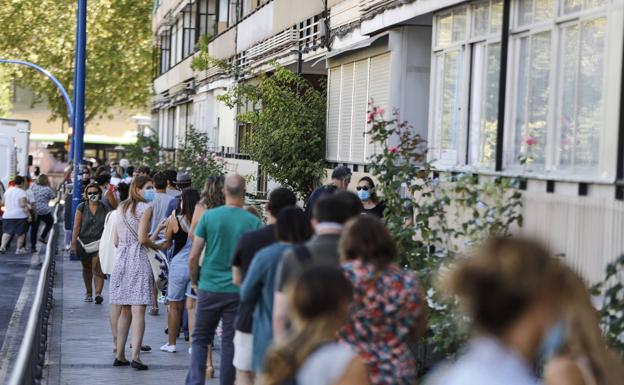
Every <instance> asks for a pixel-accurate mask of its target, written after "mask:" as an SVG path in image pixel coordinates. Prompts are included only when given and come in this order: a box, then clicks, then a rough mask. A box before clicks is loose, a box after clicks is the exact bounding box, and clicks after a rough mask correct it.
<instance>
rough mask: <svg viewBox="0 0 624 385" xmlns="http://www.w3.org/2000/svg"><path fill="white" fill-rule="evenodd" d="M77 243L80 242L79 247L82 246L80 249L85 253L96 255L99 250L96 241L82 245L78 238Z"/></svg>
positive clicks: (98, 241) (98, 243) (98, 244)
mask: <svg viewBox="0 0 624 385" xmlns="http://www.w3.org/2000/svg"><path fill="white" fill-rule="evenodd" d="M78 242H80V246H82V248H83V249H84V251H86V252H87V253H89V254H91V253H96V252H97V251H98V250H99V249H100V240H99V239H98V240H97V241H93V242H89V243H84V242H83V241H82V240H81V239H80V237H79V238H78Z"/></svg>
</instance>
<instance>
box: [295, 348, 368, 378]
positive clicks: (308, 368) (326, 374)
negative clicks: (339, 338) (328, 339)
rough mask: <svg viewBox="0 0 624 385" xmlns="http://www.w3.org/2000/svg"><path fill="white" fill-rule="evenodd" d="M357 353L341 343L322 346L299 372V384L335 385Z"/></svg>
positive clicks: (311, 355)
mask: <svg viewBox="0 0 624 385" xmlns="http://www.w3.org/2000/svg"><path fill="white" fill-rule="evenodd" d="M355 357H356V353H355V352H354V351H353V350H352V349H351V348H350V347H349V346H346V345H343V344H340V343H331V344H327V345H325V346H322V347H320V348H319V349H318V350H316V351H315V352H313V353H312V354H310V356H309V357H308V358H307V359H306V360H305V362H304V363H303V365H302V366H301V368H299V371H298V372H297V385H334V384H336V383H337V382H338V381H340V379H341V378H342V377H343V376H344V374H345V372H346V371H347V369H348V368H349V365H351V362H352V361H353V359H354V358H355Z"/></svg>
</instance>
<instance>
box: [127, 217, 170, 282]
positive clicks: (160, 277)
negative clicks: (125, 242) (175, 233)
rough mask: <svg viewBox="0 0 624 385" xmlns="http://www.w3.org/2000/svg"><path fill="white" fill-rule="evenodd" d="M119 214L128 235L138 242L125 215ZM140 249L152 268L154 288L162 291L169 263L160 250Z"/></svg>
mask: <svg viewBox="0 0 624 385" xmlns="http://www.w3.org/2000/svg"><path fill="white" fill-rule="evenodd" d="M120 214H121V216H122V217H123V220H124V223H125V224H126V227H127V228H128V230H130V233H132V235H133V236H134V238H135V239H136V241H137V242H139V235H138V234H137V232H136V231H135V230H134V229H133V228H132V227H131V226H130V225H129V224H128V219H127V218H126V214H125V213H123V214H122V213H120ZM141 247H142V248H143V249H144V250H145V254H147V259H148V260H149V263H150V266H151V267H152V274H153V276H154V282H155V283H156V287H157V288H158V290H164V289H165V288H166V287H167V280H168V276H169V261H167V257H166V256H165V254H164V253H163V252H162V251H160V250H153V249H150V248H149V247H145V246H141Z"/></svg>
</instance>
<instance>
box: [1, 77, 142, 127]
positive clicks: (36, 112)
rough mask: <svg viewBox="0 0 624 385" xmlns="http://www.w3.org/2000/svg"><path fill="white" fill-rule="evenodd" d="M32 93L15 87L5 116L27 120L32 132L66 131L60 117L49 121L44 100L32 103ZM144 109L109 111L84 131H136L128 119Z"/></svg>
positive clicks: (91, 122)
mask: <svg viewBox="0 0 624 385" xmlns="http://www.w3.org/2000/svg"><path fill="white" fill-rule="evenodd" d="M32 101H33V93H32V92H31V91H30V90H27V89H23V88H17V90H16V91H15V97H14V103H13V108H12V110H11V111H10V113H9V116H6V118H12V119H24V120H29V121H30V123H31V132H32V133H34V134H59V133H62V132H64V133H67V130H68V125H67V123H65V124H63V123H62V122H61V120H60V119H58V120H52V121H50V110H49V108H48V104H47V103H46V102H42V103H37V104H35V105H34V106H31V105H32ZM146 114H147V113H146V111H121V110H119V109H114V110H111V111H109V113H108V115H110V116H112V119H109V117H103V118H96V119H93V120H91V121H90V122H89V123H87V125H86V133H87V134H94V135H106V136H111V137H122V136H123V135H124V133H125V132H127V131H136V124H135V123H134V122H133V121H132V120H131V119H130V118H131V117H132V116H134V115H146Z"/></svg>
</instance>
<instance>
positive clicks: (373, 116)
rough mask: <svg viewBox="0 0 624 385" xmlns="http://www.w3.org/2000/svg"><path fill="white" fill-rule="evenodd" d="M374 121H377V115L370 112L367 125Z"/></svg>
mask: <svg viewBox="0 0 624 385" xmlns="http://www.w3.org/2000/svg"><path fill="white" fill-rule="evenodd" d="M373 120H375V113H374V112H369V113H368V115H367V118H366V123H370V122H372V121H373Z"/></svg>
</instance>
